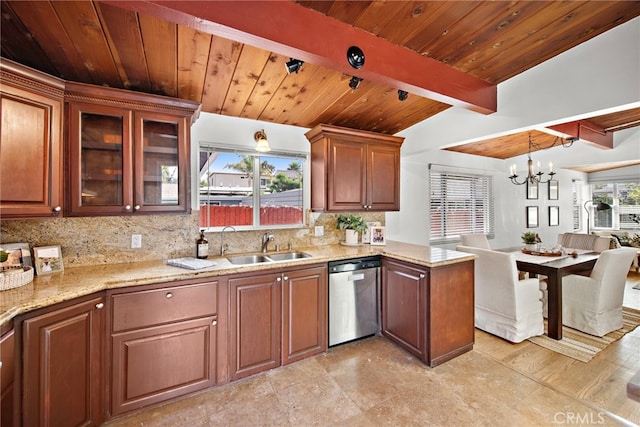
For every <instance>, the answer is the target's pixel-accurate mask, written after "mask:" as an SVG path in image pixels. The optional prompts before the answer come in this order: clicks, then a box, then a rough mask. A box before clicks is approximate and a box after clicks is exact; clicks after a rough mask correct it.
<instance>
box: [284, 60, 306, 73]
mask: <svg viewBox="0 0 640 427" xmlns="http://www.w3.org/2000/svg"><path fill="white" fill-rule="evenodd" d="M302 64H304V62H303V61H300V60H299V59H294V58H290V61H288V62H287V63H285V64H284V67H285V68H286V69H287V74H291V73H296V74H298V71H299V70H300V68H302Z"/></svg>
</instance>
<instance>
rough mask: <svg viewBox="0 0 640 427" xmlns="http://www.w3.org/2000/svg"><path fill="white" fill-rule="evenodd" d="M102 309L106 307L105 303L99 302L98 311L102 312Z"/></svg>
mask: <svg viewBox="0 0 640 427" xmlns="http://www.w3.org/2000/svg"><path fill="white" fill-rule="evenodd" d="M102 307H104V303H103V302H99V303H97V304H96V308H97V309H98V310H100V309H101V308H102Z"/></svg>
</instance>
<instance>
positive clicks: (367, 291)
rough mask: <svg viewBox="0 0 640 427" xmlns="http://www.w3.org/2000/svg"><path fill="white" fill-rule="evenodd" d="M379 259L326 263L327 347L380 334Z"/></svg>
mask: <svg viewBox="0 0 640 427" xmlns="http://www.w3.org/2000/svg"><path fill="white" fill-rule="evenodd" d="M379 283H380V258H379V257H377V256H372V257H365V258H355V259H348V260H342V261H334V262H330V263H329V346H333V345H337V344H341V343H344V342H347V341H352V340H355V339H358V338H363V337H366V336H369V335H374V334H376V333H377V332H378V330H379V321H378V318H379V314H378V313H379V309H378V305H379V300H380V298H379V295H380V290H379V288H380V285H379Z"/></svg>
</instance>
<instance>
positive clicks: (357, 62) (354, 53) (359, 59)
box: [347, 46, 364, 70]
mask: <svg viewBox="0 0 640 427" xmlns="http://www.w3.org/2000/svg"><path fill="white" fill-rule="evenodd" d="M347 61H349V65H351V66H352V67H353V68H355V69H356V70H359V69H360V68H362V67H363V66H364V52H363V51H362V49H360V48H359V47H358V46H351V47H350V48H349V49H347Z"/></svg>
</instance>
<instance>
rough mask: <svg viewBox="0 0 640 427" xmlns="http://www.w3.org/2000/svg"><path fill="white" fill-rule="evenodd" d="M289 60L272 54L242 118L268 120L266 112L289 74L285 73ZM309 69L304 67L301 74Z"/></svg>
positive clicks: (250, 96) (244, 109)
mask: <svg viewBox="0 0 640 427" xmlns="http://www.w3.org/2000/svg"><path fill="white" fill-rule="evenodd" d="M288 60H289V59H288V58H285V57H284V56H281V55H278V54H277V53H274V52H271V53H270V55H269V60H268V61H267V63H266V65H265V67H264V70H263V72H262V74H260V78H259V79H258V83H257V84H256V86H255V87H254V88H253V91H252V92H251V94H250V95H249V99H248V101H247V102H246V104H245V106H244V108H243V110H242V113H241V116H240V117H245V118H252V119H254V120H264V121H273V120H267V119H266V118H265V117H266V116H265V115H264V114H265V111H267V110H268V106H269V104H270V103H271V102H272V100H273V98H274V97H275V96H276V94H277V93H278V91H279V90H280V88H281V87H282V85H283V84H284V82H285V80H286V79H287V73H286V72H285V71H284V64H285V62H286V61H288ZM307 68H308V67H303V68H302V69H301V70H300V71H299V72H300V73H305V72H306V69H307Z"/></svg>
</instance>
